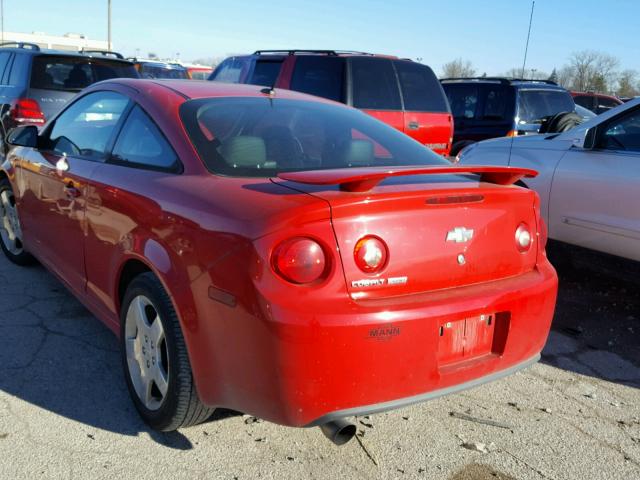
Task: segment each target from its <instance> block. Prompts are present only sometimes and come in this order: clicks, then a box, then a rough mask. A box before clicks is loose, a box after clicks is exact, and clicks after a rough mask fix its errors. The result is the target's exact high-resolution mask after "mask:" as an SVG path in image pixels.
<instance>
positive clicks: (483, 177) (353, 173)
mask: <svg viewBox="0 0 640 480" xmlns="http://www.w3.org/2000/svg"><path fill="white" fill-rule="evenodd" d="M457 174H474V175H480V181H481V182H487V183H495V184H497V185H512V184H514V183H516V182H517V181H518V180H520V179H521V178H523V177H527V178H533V177H535V176H537V175H538V172H536V171H535V170H530V169H528V168H514V167H493V166H486V165H482V166H480V165H464V166H460V165H456V166H453V165H452V166H441V165H432V166H406V167H405V166H403V167H392V168H389V167H357V168H340V169H333V170H310V171H305V172H282V173H279V174H278V178H281V179H282V180H290V181H292V182H298V183H306V184H309V185H340V190H343V191H345V192H367V191H369V190H371V189H372V188H373V187H375V186H376V185H377V184H378V183H380V182H381V181H382V180H384V179H385V178H388V177H402V176H406V175H457Z"/></svg>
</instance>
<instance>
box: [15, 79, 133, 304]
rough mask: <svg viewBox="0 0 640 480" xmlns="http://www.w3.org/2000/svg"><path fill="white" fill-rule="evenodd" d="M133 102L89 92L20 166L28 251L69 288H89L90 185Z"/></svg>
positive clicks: (50, 127)
mask: <svg viewBox="0 0 640 480" xmlns="http://www.w3.org/2000/svg"><path fill="white" fill-rule="evenodd" d="M128 103H129V100H128V99H127V98H126V97H124V96H122V95H120V94H117V93H115V92H106V91H104V92H94V93H90V94H88V95H86V96H84V97H81V98H80V99H79V100H77V101H76V102H74V103H73V104H72V105H70V106H69V108H67V109H66V110H65V111H64V112H63V113H62V114H61V115H60V116H58V117H57V118H56V119H55V120H54V122H53V123H52V124H51V125H50V126H48V127H47V129H46V130H45V132H43V134H42V136H41V138H40V145H39V148H38V149H33V150H31V151H30V152H29V153H28V154H27V158H26V159H25V160H26V162H21V163H23V165H22V166H19V173H18V175H19V179H18V186H19V187H18V188H19V190H20V194H19V196H20V205H19V207H20V217H21V222H22V224H23V230H24V237H25V241H26V242H27V246H28V249H29V250H30V251H32V252H33V253H34V254H35V255H36V256H37V257H38V258H39V259H40V260H41V261H43V262H44V263H45V264H47V265H48V266H49V267H51V269H52V270H53V271H54V272H55V273H57V274H58V275H59V276H60V277H61V278H62V279H63V280H64V281H66V282H67V283H68V284H69V286H70V287H71V288H72V289H74V290H76V291H78V292H80V291H82V290H83V288H84V282H85V269H84V254H83V252H84V234H85V225H86V222H85V208H86V193H87V191H86V186H87V182H88V180H89V179H90V178H91V175H92V174H93V172H94V171H95V169H96V167H97V166H98V165H99V164H100V163H101V162H102V161H104V159H105V156H106V152H107V149H108V146H109V144H110V142H112V141H113V138H112V137H113V134H114V133H115V131H116V125H117V123H118V121H119V120H120V117H121V115H122V113H123V112H124V111H125V109H126V108H127V105H128Z"/></svg>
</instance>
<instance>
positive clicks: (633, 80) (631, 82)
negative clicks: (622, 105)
mask: <svg viewBox="0 0 640 480" xmlns="http://www.w3.org/2000/svg"><path fill="white" fill-rule="evenodd" d="M639 86H640V85H638V72H637V71H636V70H624V71H623V72H622V73H620V76H619V77H618V91H617V92H616V94H617V95H618V96H619V97H635V96H637V95H640V90H638V87H639Z"/></svg>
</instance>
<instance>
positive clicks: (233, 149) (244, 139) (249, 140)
mask: <svg viewBox="0 0 640 480" xmlns="http://www.w3.org/2000/svg"><path fill="white" fill-rule="evenodd" d="M220 155H222V157H223V158H224V159H225V161H226V162H227V163H228V164H229V165H231V166H233V167H257V166H259V165H262V164H264V162H265V161H266V160H267V149H266V147H265V145H264V140H262V138H260V137H251V136H248V135H240V136H238V137H232V138H230V139H228V140H226V141H225V142H224V143H223V144H222V145H220Z"/></svg>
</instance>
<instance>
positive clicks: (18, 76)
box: [9, 54, 29, 85]
mask: <svg viewBox="0 0 640 480" xmlns="http://www.w3.org/2000/svg"><path fill="white" fill-rule="evenodd" d="M28 67H29V57H28V56H27V55H17V54H16V55H15V56H14V59H13V66H12V67H11V75H10V76H9V85H22V84H23V83H24V81H25V79H26V76H27V70H28Z"/></svg>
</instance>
